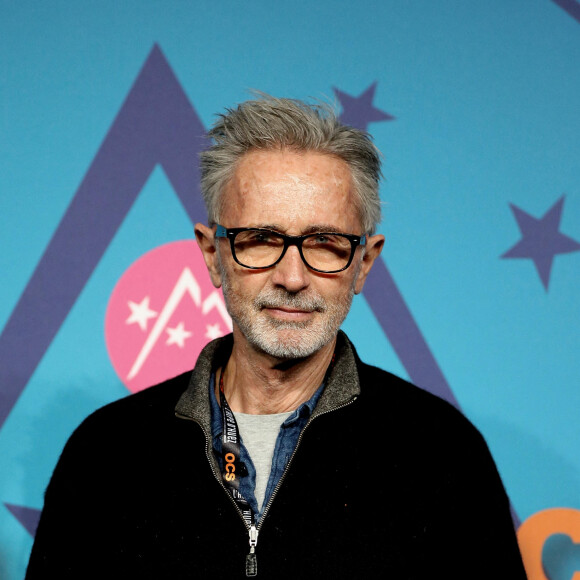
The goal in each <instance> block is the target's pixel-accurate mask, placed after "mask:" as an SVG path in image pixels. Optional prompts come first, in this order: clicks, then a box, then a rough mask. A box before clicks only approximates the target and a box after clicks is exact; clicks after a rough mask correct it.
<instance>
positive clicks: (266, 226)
mask: <svg viewBox="0 0 580 580" xmlns="http://www.w3.org/2000/svg"><path fill="white" fill-rule="evenodd" d="M250 227H252V228H259V229H262V230H272V231H274V232H279V233H281V234H284V233H286V232H287V231H288V228H287V227H284V226H282V225H281V224H271V223H260V224H255V225H252V226H250ZM318 232H328V233H337V234H343V233H345V232H344V231H343V229H342V228H339V227H338V226H336V225H332V224H312V225H309V226H307V227H306V228H304V229H303V230H302V231H301V234H302V235H304V236H305V235H308V234H316V233H318Z"/></svg>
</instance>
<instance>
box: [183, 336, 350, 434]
mask: <svg viewBox="0 0 580 580" xmlns="http://www.w3.org/2000/svg"><path fill="white" fill-rule="evenodd" d="M232 346H233V335H232V334H228V335H227V336H224V337H222V338H218V339H216V340H214V341H212V342H210V343H209V344H208V345H207V346H206V347H205V348H204V349H203V350H202V351H201V353H200V355H199V357H198V359H197V363H196V365H195V368H194V369H193V372H192V373H191V378H190V381H189V385H188V387H187V390H186V391H185V392H184V393H183V395H181V398H180V399H179V401H178V403H177V406H176V407H175V413H176V414H177V415H178V416H183V417H187V418H189V419H193V420H194V421H196V422H197V423H199V424H200V426H201V427H202V428H203V430H204V431H205V433H206V435H208V436H209V434H210V433H211V410H210V403H209V397H208V388H209V381H210V378H211V375H212V373H213V372H214V371H215V370H217V369H218V368H219V367H220V366H222V365H224V364H225V363H226V362H227V360H228V357H229V355H230V353H231V351H232ZM356 362H357V356H356V353H355V350H354V347H353V346H352V344H351V342H350V341H349V340H348V338H347V336H346V334H345V333H344V332H342V331H340V330H339V332H338V336H337V341H336V348H335V359H334V366H333V368H332V369H331V371H330V375H329V377H328V383H327V385H326V387H325V389H324V391H323V393H322V395H321V397H320V399H319V401H318V404H317V405H316V408H315V410H314V413H313V414H312V418H314V417H316V416H318V415H322V414H323V413H328V412H329V411H332V410H334V409H336V408H338V407H341V406H343V405H345V404H347V403H349V402H351V401H352V400H354V399H355V398H356V397H357V396H358V395H359V394H360V381H359V375H358V370H357V364H356Z"/></svg>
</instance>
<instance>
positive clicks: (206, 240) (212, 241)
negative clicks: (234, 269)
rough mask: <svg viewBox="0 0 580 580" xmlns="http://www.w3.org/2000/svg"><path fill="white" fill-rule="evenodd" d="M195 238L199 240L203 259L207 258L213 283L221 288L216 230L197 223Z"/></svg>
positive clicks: (198, 243) (206, 263) (206, 262)
mask: <svg viewBox="0 0 580 580" xmlns="http://www.w3.org/2000/svg"><path fill="white" fill-rule="evenodd" d="M195 239H196V240H197V245H198V246H199V249H200V250H201V253H202V254H203V259H204V260H205V265H206V266H207V270H208V272H209V277H210V278H211V281H212V284H213V285H214V286H215V287H216V288H219V287H220V286H221V285H222V277H221V274H220V269H219V267H218V256H217V239H216V237H215V232H214V230H213V229H212V228H210V227H208V226H206V225H204V224H201V223H197V224H195Z"/></svg>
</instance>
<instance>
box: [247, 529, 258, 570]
mask: <svg viewBox="0 0 580 580" xmlns="http://www.w3.org/2000/svg"><path fill="white" fill-rule="evenodd" d="M248 533H249V534H250V553H249V554H248V555H247V556H246V576H248V577H251V576H257V575H258V561H257V559H256V544H257V543H258V529H257V528H256V526H255V525H254V524H252V525H251V526H250V529H249V530H248Z"/></svg>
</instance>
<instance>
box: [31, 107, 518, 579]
mask: <svg viewBox="0 0 580 580" xmlns="http://www.w3.org/2000/svg"><path fill="white" fill-rule="evenodd" d="M210 136H211V137H212V138H213V140H214V144H213V146H212V147H210V148H209V149H208V150H207V151H206V152H204V153H203V155H202V159H201V166H202V191H203V194H204V199H205V201H206V205H207V208H208V214H209V225H203V224H197V225H196V227H195V234H196V238H197V241H198V244H199V247H200V248H201V251H202V252H203V256H204V258H205V262H206V264H207V267H208V271H209V274H210V276H211V280H212V282H213V284H214V285H215V286H216V287H220V286H221V287H222V288H223V293H224V297H225V300H226V305H227V308H228V311H229V313H230V314H231V317H232V319H233V334H232V335H230V336H228V337H225V338H223V339H218V340H217V341H214V342H212V343H210V344H209V345H208V346H207V347H206V348H205V349H204V351H203V352H202V353H201V355H200V357H199V359H198V361H197V364H196V367H195V369H194V370H193V372H188V373H185V374H184V375H181V376H179V377H176V378H174V379H171V380H169V381H167V382H166V383H164V384H162V385H159V386H157V387H154V388H151V389H148V390H146V391H144V392H142V393H139V394H137V395H133V396H131V397H128V398H126V399H124V400H122V401H119V402H117V403H113V404H112V405H109V406H107V407H105V408H104V409H101V410H100V411H97V412H96V413H95V414H93V415H92V416H91V417H89V418H88V419H87V420H86V421H85V422H84V423H83V424H82V425H81V426H80V427H79V429H78V430H77V431H76V432H75V434H74V435H73V436H72V437H71V439H70V441H69V442H68V444H67V446H66V448H65V450H64V452H63V455H62V457H61V459H60V461H59V463H58V465H57V467H56V469H55V473H54V475H53V478H52V481H51V483H50V485H49V487H48V490H47V493H46V501H45V508H44V511H43V515H42V518H41V522H40V525H39V528H38V533H37V538H36V542H35V545H34V548H33V552H32V556H31V560H30V564H29V569H28V575H27V578H29V579H30V580H32V579H35V578H49V577H51V578H52V577H54V578H59V579H61V578H87V577H90V578H92V577H95V578H97V577H98V578H103V577H106V578H168V579H179V578H206V577H213V578H241V577H246V576H255V575H256V574H259V575H260V576H261V577H264V578H299V577H301V576H306V577H314V576H318V577H322V578H375V577H378V578H393V579H397V580H400V579H406V578H408V579H411V578H417V579H419V578H421V579H423V578H427V577H433V578H457V579H458V578H482V579H483V578H486V579H489V578H510V579H517V578H525V574H524V571H523V567H522V563H521V559H520V556H519V552H518V548H517V543H516V540H515V534H514V530H513V526H512V523H511V518H510V513H509V503H508V499H507V497H506V495H505V492H504V490H503V487H502V484H501V481H500V479H499V476H498V474H497V471H496V469H495V466H494V463H493V460H492V459H491V457H490V455H489V452H488V450H487V447H486V445H485V442H484V441H483V439H482V437H481V436H480V435H479V433H478V432H477V431H476V430H475V428H474V427H473V426H472V425H471V424H470V423H469V422H468V421H467V420H466V419H465V418H463V416H461V415H460V413H458V412H457V411H456V410H455V409H454V408H452V407H451V406H450V405H448V404H447V403H445V402H443V401H441V400H439V399H437V398H435V397H433V396H432V395H430V394H428V393H426V392H424V391H421V390H420V389H418V388H416V387H414V386H412V385H410V384H408V383H406V382H404V381H403V380H401V379H399V378H396V377H394V376H393V375H390V374H388V373H386V372H384V371H381V370H379V369H377V368H374V367H369V366H367V365H365V364H363V363H362V362H361V361H360V359H359V358H358V356H357V353H356V351H355V349H354V347H353V346H352V344H351V343H350V342H349V340H348V338H347V337H346V336H345V335H344V334H343V333H342V332H340V331H339V327H340V325H341V323H342V321H343V320H344V318H345V316H346V314H347V312H348V310H349V307H350V304H351V300H352V297H353V294H357V293H360V292H361V291H362V288H363V285H364V283H365V280H366V277H367V275H368V274H369V272H370V270H371V268H372V265H373V262H374V261H375V260H376V259H377V257H378V255H379V253H380V251H381V249H382V246H383V243H384V238H383V236H381V235H377V234H375V233H374V231H375V228H376V224H377V223H378V221H379V219H380V202H379V197H378V184H379V177H380V163H379V155H378V152H377V150H376V149H375V147H374V146H373V144H372V142H371V141H370V139H369V137H368V136H367V135H366V134H364V133H362V132H360V131H358V130H356V129H353V128H349V127H345V126H343V125H341V124H340V123H339V122H338V121H337V119H336V117H335V116H334V114H332V112H330V111H328V110H327V109H326V108H324V107H317V106H309V105H306V104H304V103H301V102H298V101H292V100H288V99H274V98H271V97H263V98H259V99H257V100H254V101H248V102H246V103H243V104H242V105H240V106H239V107H238V108H237V109H234V110H231V111H228V113H227V114H226V115H223V116H222V117H221V118H220V119H219V120H218V122H217V123H216V125H215V126H214V128H213V130H212V131H211V132H210Z"/></svg>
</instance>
